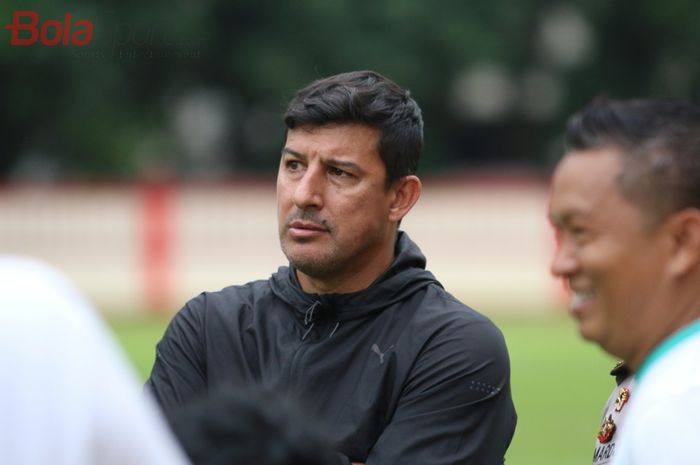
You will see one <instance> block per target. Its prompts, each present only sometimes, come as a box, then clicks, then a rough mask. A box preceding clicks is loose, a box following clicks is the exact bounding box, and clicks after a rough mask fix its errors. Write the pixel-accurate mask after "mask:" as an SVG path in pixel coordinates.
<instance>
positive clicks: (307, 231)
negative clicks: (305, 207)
mask: <svg viewBox="0 0 700 465" xmlns="http://www.w3.org/2000/svg"><path fill="white" fill-rule="evenodd" d="M287 229H288V231H289V235H290V236H292V237H293V238H295V239H309V238H313V237H317V236H320V235H322V234H326V233H328V228H327V227H326V226H324V225H322V224H319V223H316V222H313V221H305V220H294V221H292V222H290V223H289V224H288V225H287Z"/></svg>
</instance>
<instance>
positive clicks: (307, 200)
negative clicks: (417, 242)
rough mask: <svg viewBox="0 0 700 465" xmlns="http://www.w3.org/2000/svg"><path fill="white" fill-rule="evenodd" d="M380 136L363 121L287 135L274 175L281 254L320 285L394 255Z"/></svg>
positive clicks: (302, 129)
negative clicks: (275, 175) (275, 176)
mask: <svg viewBox="0 0 700 465" xmlns="http://www.w3.org/2000/svg"><path fill="white" fill-rule="evenodd" d="M378 138H379V131H378V130H377V129H374V128H371V127H369V126H365V125H362V124H334V125H327V126H321V127H300V128H295V129H292V130H289V131H288V132H287V140H286V143H285V147H284V149H283V151H282V159H281V162H280V167H279V172H278V175H277V217H278V218H277V219H278V222H279V235H280V243H281V245H282V251H283V252H284V254H285V255H286V256H287V258H288V259H289V261H290V262H291V263H292V264H294V266H296V268H297V269H298V270H299V271H301V272H302V273H305V274H306V275H308V276H311V277H312V278H314V279H318V280H337V279H338V278H339V277H340V278H342V277H343V276H346V275H347V276H352V275H357V273H362V272H363V270H365V269H367V268H368V267H370V268H371V265H370V264H371V263H372V262H373V261H374V260H375V259H376V258H377V257H378V256H387V253H391V254H392V256H393V248H394V237H395V230H396V223H395V222H390V221H389V208H390V204H391V201H392V198H393V191H392V190H391V189H386V188H385V179H386V169H385V167H384V163H383V162H382V160H381V158H380V156H379V152H378V150H377V147H378V140H379V139H378Z"/></svg>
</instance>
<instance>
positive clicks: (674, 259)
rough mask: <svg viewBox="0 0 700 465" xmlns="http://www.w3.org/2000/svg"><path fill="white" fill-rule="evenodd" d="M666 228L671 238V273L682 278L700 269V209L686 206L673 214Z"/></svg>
mask: <svg viewBox="0 0 700 465" xmlns="http://www.w3.org/2000/svg"><path fill="white" fill-rule="evenodd" d="M666 228H668V229H667V232H668V234H669V236H668V237H669V238H670V240H671V249H670V252H671V253H670V257H669V258H670V259H669V262H668V264H669V271H670V272H671V275H672V276H674V277H676V278H680V277H683V276H685V275H688V274H689V273H692V272H693V270H695V269H700V210H698V209H696V208H686V209H685V210H681V211H680V212H678V213H675V214H673V215H672V216H671V218H669V219H668V224H667V225H666Z"/></svg>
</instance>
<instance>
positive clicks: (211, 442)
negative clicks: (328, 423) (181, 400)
mask: <svg viewBox="0 0 700 465" xmlns="http://www.w3.org/2000/svg"><path fill="white" fill-rule="evenodd" d="M169 419H170V424H171V427H172V429H173V431H174V432H175V434H176V436H177V437H178V438H179V440H180V442H181V444H182V446H183V447H184V449H185V451H186V453H187V454H188V455H189V457H190V459H191V460H192V463H193V464H194V465H236V464H256V465H336V464H339V463H341V462H340V456H338V455H337V454H336V453H335V452H334V451H333V449H331V448H330V446H329V443H328V442H327V441H325V440H324V439H323V436H322V434H321V433H320V432H319V431H317V430H316V429H315V428H314V427H313V425H311V424H310V423H308V420H307V416H305V415H304V412H302V411H301V410H300V409H297V407H296V405H294V404H292V403H291V402H289V401H286V400H282V399H280V398H276V397H274V396H272V395H269V394H262V393H256V392H253V391H247V390H236V389H232V390H227V391H220V392H218V393H215V394H211V395H209V396H208V397H206V398H202V399H199V400H197V401H194V402H191V403H189V404H187V405H185V406H183V407H180V408H178V409H177V410H175V411H174V412H172V413H171V414H170V415H169Z"/></svg>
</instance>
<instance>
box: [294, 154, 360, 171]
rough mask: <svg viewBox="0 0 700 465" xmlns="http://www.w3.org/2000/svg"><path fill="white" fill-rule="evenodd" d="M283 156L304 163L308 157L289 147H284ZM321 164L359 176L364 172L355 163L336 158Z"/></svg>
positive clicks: (327, 159) (328, 159)
mask: <svg viewBox="0 0 700 465" xmlns="http://www.w3.org/2000/svg"><path fill="white" fill-rule="evenodd" d="M284 154H289V155H292V156H294V157H297V158H299V159H301V160H304V161H306V160H307V159H308V157H307V156H306V155H305V154H303V153H301V152H297V151H296V150H293V149H290V148H289V147H285V148H283V149H282V155H284ZM322 162H323V164H324V165H327V166H334V167H337V168H344V169H348V170H352V171H355V172H357V173H360V174H364V173H365V170H364V169H362V168H361V167H360V165H358V164H357V163H355V162H352V161H347V160H340V159H338V158H326V159H324V160H323V161H322Z"/></svg>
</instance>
